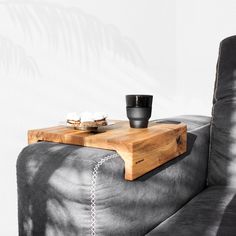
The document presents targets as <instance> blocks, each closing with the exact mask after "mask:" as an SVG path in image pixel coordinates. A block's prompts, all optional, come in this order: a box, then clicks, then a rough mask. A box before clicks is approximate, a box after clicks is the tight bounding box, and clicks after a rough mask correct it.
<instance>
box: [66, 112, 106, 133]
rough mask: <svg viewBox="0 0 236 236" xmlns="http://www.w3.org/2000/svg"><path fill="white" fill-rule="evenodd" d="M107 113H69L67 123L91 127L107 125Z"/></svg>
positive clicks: (76, 126) (74, 125) (85, 127)
mask: <svg viewBox="0 0 236 236" xmlns="http://www.w3.org/2000/svg"><path fill="white" fill-rule="evenodd" d="M106 118H107V115H106V114H104V113H102V112H95V113H91V112H83V113H81V114H77V113H75V112H73V113H69V114H68V115H67V125H68V126H70V127H74V128H81V129H87V128H88V129H89V128H97V127H99V126H105V125H107V121H106Z"/></svg>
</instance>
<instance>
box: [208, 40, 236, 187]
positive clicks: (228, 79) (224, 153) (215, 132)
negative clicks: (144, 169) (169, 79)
mask: <svg viewBox="0 0 236 236" xmlns="http://www.w3.org/2000/svg"><path fill="white" fill-rule="evenodd" d="M212 117H213V118H212V127H211V148H210V161H209V176H208V183H209V185H210V186H212V185H228V186H232V187H236V36H232V37H229V38H226V39H225V40H223V41H222V42H221V44H220V50H219V58H218V64H217V72H216V82H215V91H214V99H213V110H212Z"/></svg>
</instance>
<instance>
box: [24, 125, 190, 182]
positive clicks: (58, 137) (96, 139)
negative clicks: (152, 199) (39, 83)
mask: <svg viewBox="0 0 236 236" xmlns="http://www.w3.org/2000/svg"><path fill="white" fill-rule="evenodd" d="M38 141H50V142H57V143H65V144H75V145H82V146H88V147H96V148H103V149H109V150H115V151H117V153H118V154H119V155H120V156H121V157H122V159H123V160H124V162H125V179H126V180H134V179H136V178H138V177H139V176H142V175H144V174H145V173H147V172H149V171H151V170H153V169H155V168H156V167H158V166H160V165H162V164H164V163H166V162H167V161H169V160H171V159H174V158H175V157H177V156H179V155H180V154H182V153H184V152H186V141H187V127H186V125H185V124H183V123H179V124H165V123H157V122H154V121H152V122H150V124H149V127H148V128H146V129H131V128H130V127H129V123H128V122H127V121H119V122H117V123H116V124H114V125H112V126H108V127H101V128H100V129H99V130H98V133H93V132H88V131H81V130H75V129H73V128H69V127H66V126H63V125H61V126H55V127H50V128H45V129H36V130H29V131H28V142H29V144H31V143H35V142H38Z"/></svg>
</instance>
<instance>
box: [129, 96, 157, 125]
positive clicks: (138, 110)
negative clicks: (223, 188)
mask: <svg viewBox="0 0 236 236" xmlns="http://www.w3.org/2000/svg"><path fill="white" fill-rule="evenodd" d="M152 99H153V96H152V95H126V111H127V116H128V118H129V123H130V127H131V128H147V127H148V120H149V119H150V117H151V114H152Z"/></svg>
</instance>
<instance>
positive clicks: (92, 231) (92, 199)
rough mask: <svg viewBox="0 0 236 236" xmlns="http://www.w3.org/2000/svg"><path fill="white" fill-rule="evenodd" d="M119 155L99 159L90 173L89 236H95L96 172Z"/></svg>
mask: <svg viewBox="0 0 236 236" xmlns="http://www.w3.org/2000/svg"><path fill="white" fill-rule="evenodd" d="M118 156H119V155H118V154H117V153H114V154H111V155H108V156H105V157H104V158H102V159H100V161H99V162H97V164H96V165H95V167H94V168H93V172H92V184H91V189H90V194H91V195H90V204H91V205H90V206H91V210H90V212H91V225H90V235H91V236H96V231H95V226H96V194H95V192H96V183H97V177H98V170H99V168H100V167H101V166H102V165H103V163H104V162H106V161H108V160H111V159H113V158H115V157H118Z"/></svg>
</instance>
